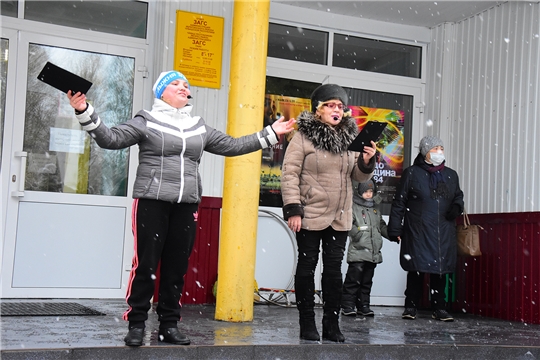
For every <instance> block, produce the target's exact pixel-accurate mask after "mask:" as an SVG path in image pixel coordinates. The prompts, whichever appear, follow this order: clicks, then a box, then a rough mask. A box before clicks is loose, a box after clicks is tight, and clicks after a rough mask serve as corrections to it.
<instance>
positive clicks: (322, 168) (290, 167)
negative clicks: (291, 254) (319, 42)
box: [281, 84, 376, 342]
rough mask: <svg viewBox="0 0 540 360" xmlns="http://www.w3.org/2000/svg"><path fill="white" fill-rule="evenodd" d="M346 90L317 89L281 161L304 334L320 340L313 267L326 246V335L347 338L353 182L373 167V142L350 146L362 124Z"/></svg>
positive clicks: (327, 86)
mask: <svg viewBox="0 0 540 360" xmlns="http://www.w3.org/2000/svg"><path fill="white" fill-rule="evenodd" d="M347 100H348V96H347V93H346V92H345V90H344V89H343V88H341V87H340V86H339V85H335V84H325V85H321V86H319V87H318V88H316V89H315V91H313V94H312V95H311V111H304V112H302V113H301V114H300V115H299V116H298V118H297V124H298V132H297V133H296V134H295V135H294V136H293V138H292V140H291V142H290V143H289V145H288V147H287V151H286V153H285V158H284V161H283V169H282V178H281V193H282V197H283V215H284V218H285V220H287V223H288V226H289V228H290V229H291V230H292V231H294V232H296V241H297V244H298V263H297V266H296V276H295V295H296V304H297V307H298V310H299V315H300V338H301V339H305V340H316V341H318V340H320V336H319V333H318V332H317V327H316V325H315V312H314V306H315V300H314V291H315V284H314V283H315V281H314V275H315V268H316V267H317V262H318V259H319V248H320V246H321V243H322V249H323V255H322V257H323V275H322V292H323V302H324V304H323V308H324V314H323V339H328V340H332V341H337V342H343V341H345V337H344V336H343V334H342V333H341V331H340V329H339V322H338V318H339V309H340V303H341V291H342V274H341V262H342V260H343V254H344V252H345V244H346V241H347V232H348V231H349V230H350V229H351V226H352V195H353V187H352V180H351V179H354V180H356V181H358V182H365V181H367V180H369V179H370V178H371V175H372V171H373V169H374V166H375V159H374V155H375V151H376V148H375V143H373V142H372V143H371V145H372V147H367V146H366V147H365V148H364V152H363V153H358V152H353V151H349V150H347V148H348V147H349V145H350V143H351V142H352V141H353V140H354V138H355V137H356V135H357V134H358V127H357V125H356V122H355V121H354V119H353V118H351V117H350V110H349V109H348V108H347Z"/></svg>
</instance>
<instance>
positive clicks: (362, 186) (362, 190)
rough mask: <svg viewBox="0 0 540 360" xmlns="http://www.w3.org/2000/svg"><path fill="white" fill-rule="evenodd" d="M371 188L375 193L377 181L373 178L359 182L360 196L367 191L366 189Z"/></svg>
mask: <svg viewBox="0 0 540 360" xmlns="http://www.w3.org/2000/svg"><path fill="white" fill-rule="evenodd" d="M370 189H371V190H373V193H375V183H374V182H373V180H372V179H370V180H368V181H366V182H363V183H359V184H358V194H359V195H360V196H362V194H363V193H365V192H366V191H368V190H370Z"/></svg>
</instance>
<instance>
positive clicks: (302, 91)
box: [259, 76, 320, 207]
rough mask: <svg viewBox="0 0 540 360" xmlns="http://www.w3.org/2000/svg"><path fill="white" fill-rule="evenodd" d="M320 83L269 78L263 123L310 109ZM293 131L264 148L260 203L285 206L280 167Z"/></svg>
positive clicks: (287, 117) (295, 115)
mask: <svg viewBox="0 0 540 360" xmlns="http://www.w3.org/2000/svg"><path fill="white" fill-rule="evenodd" d="M319 85H320V84H317V83H312V82H307V81H299V80H291V79H283V78H277V77H271V76H267V77H266V95H265V99H264V125H265V126H266V125H270V124H272V123H273V122H274V121H275V120H276V119H279V118H280V117H281V116H284V117H285V119H286V120H289V119H290V118H293V117H294V118H296V117H298V115H299V114H300V112H302V111H304V110H310V107H311V100H310V96H311V93H312V92H313V90H315V88H316V87H317V86H319ZM292 135H293V133H291V134H287V135H281V136H280V137H279V142H278V143H277V144H275V145H273V146H271V147H269V148H266V149H264V150H263V151H262V162H261V187H260V195H259V205H260V206H273V207H282V206H283V200H282V198H281V167H282V165H283V157H284V156H285V151H286V150H287V145H288V144H289V141H290V139H291V138H292Z"/></svg>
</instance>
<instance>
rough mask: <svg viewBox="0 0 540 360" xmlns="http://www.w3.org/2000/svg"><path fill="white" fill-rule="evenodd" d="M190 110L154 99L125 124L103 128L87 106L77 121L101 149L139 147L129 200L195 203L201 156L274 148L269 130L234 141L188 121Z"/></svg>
mask: <svg viewBox="0 0 540 360" xmlns="http://www.w3.org/2000/svg"><path fill="white" fill-rule="evenodd" d="M192 109H193V106H192V105H190V104H188V105H186V106H185V107H183V108H181V109H176V108H174V107H172V106H170V105H168V104H167V103H166V102H164V101H162V100H159V99H155V100H154V105H153V106H152V111H146V110H141V111H139V112H138V113H137V115H135V117H134V118H133V119H131V120H128V121H127V122H125V123H123V124H120V125H117V126H114V127H111V128H108V127H107V126H106V125H105V124H103V122H102V121H101V120H100V118H99V116H98V114H97V113H96V112H95V111H94V108H93V107H92V105H90V104H89V105H88V108H87V109H86V110H85V111H84V112H83V113H80V114H77V115H76V116H77V119H78V120H79V123H80V124H81V125H82V127H83V129H84V130H86V131H88V132H89V133H90V135H91V136H92V138H93V139H94V140H95V141H96V143H97V144H98V145H99V146H100V147H102V148H104V149H123V148H127V147H129V146H132V145H135V144H138V145H139V166H138V168H137V177H136V179H135V184H134V188H133V198H143V199H155V200H163V201H169V202H178V203H180V202H183V203H199V202H200V201H201V197H202V184H201V176H200V174H199V164H200V161H201V157H202V155H203V152H204V151H208V152H210V153H212V154H216V155H225V156H237V155H243V154H247V153H250V152H253V151H256V150H260V149H264V148H267V147H268V146H271V145H273V144H275V143H277V142H278V138H277V136H276V134H275V132H274V130H273V129H272V127H271V126H267V127H266V128H264V129H263V130H262V131H259V132H257V133H255V134H251V135H246V136H242V137H239V138H233V137H231V136H229V135H227V134H224V133H222V132H221V131H218V130H216V129H213V128H211V127H210V126H208V125H206V124H205V122H204V120H203V119H202V118H201V117H199V116H195V117H192V116H191V115H190V113H191V110H192Z"/></svg>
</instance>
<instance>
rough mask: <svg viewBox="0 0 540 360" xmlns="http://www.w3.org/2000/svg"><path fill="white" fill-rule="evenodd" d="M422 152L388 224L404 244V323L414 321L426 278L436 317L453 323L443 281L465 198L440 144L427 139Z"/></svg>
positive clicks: (403, 178) (452, 262) (450, 267)
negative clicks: (428, 275) (446, 162)
mask: <svg viewBox="0 0 540 360" xmlns="http://www.w3.org/2000/svg"><path fill="white" fill-rule="evenodd" d="M419 148H420V153H419V154H418V156H417V157H416V159H415V160H414V164H413V165H412V166H410V167H409V168H407V169H405V171H404V172H403V175H402V176H401V181H400V185H399V187H398V190H397V192H396V194H395V196H394V201H393V203H392V209H391V212H390V220H389V222H388V235H389V237H390V240H394V241H396V240H397V241H401V251H400V264H401V267H402V268H403V270H405V271H407V272H408V273H407V288H406V290H405V311H404V312H403V314H402V318H403V319H410V320H414V319H415V318H416V314H417V311H416V310H417V308H418V305H419V302H420V298H421V295H422V285H423V279H424V274H426V273H427V274H430V290H431V294H430V296H431V307H432V310H433V314H432V317H433V318H434V319H436V320H441V321H453V320H454V319H453V318H452V316H451V315H450V314H449V313H448V312H447V311H446V302H445V292H444V291H445V287H446V276H445V275H446V274H450V273H452V272H454V269H455V267H456V257H457V249H456V224H455V219H456V218H457V217H458V216H459V215H460V214H461V213H462V212H463V207H464V204H463V192H462V191H461V189H460V187H459V178H458V175H457V173H456V172H455V171H454V170H452V169H450V168H449V167H447V166H445V158H444V146H443V142H442V140H441V139H439V138H437V137H435V136H425V137H424V138H422V140H420V146H419Z"/></svg>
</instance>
